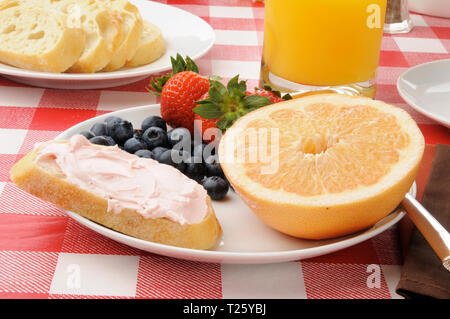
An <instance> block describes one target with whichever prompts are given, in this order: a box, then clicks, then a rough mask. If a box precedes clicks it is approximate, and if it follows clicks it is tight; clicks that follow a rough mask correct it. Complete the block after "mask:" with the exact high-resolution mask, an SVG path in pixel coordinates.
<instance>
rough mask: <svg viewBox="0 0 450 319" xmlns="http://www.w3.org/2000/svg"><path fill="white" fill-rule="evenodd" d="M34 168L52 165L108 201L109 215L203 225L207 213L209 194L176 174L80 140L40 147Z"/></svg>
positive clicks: (116, 149) (162, 166)
mask: <svg viewBox="0 0 450 319" xmlns="http://www.w3.org/2000/svg"><path fill="white" fill-rule="evenodd" d="M35 150H36V151H37V157H36V163H37V164H38V165H44V166H45V165H53V166H55V164H56V166H57V167H54V169H57V170H58V171H60V172H61V173H62V174H64V175H65V177H66V179H67V180H68V181H70V182H72V183H73V184H75V185H77V186H78V187H80V188H82V189H84V190H87V191H89V192H91V193H93V194H95V195H97V196H99V197H103V198H105V199H106V200H107V201H108V212H113V213H120V212H121V211H122V210H123V209H125V208H128V209H132V210H135V211H136V212H138V213H139V214H141V215H142V216H143V217H145V218H163V217H165V218H168V219H170V220H172V221H174V222H178V223H180V224H182V225H183V224H185V223H187V224H196V223H199V222H201V221H202V220H203V219H204V218H205V216H206V214H207V211H208V207H207V204H206V196H207V193H206V190H205V189H204V188H203V187H202V186H201V185H200V184H198V183H197V182H195V181H194V180H191V179H189V178H187V177H186V176H184V175H183V174H182V173H181V172H180V171H178V170H177V169H176V168H174V167H172V166H169V165H165V164H160V163H158V162H157V161H155V160H152V159H147V158H140V157H138V156H136V155H132V154H129V153H127V152H125V151H122V150H121V149H119V147H117V146H114V147H111V146H109V147H105V146H100V145H95V144H91V143H89V141H88V140H87V139H86V138H85V137H84V136H82V135H75V136H73V137H72V138H71V139H70V140H69V141H64V142H44V143H39V144H37V145H36V147H35ZM52 163H53V164H52Z"/></svg>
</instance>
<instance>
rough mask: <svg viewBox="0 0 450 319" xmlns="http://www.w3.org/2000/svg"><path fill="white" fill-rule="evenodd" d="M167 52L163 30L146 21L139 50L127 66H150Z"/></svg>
mask: <svg viewBox="0 0 450 319" xmlns="http://www.w3.org/2000/svg"><path fill="white" fill-rule="evenodd" d="M165 51H166V44H165V42H164V38H163V35H162V33H161V30H160V29H159V28H158V27H157V26H156V25H154V24H153V23H150V22H148V21H144V29H143V31H142V35H141V38H140V40H139V44H138V49H137V51H136V53H135V55H134V57H133V58H132V59H131V60H129V61H128V62H127V63H126V65H127V66H131V67H134V66H140V65H145V64H149V63H151V62H153V61H156V60H157V59H159V58H160V57H161V56H162V55H163V54H164V52H165Z"/></svg>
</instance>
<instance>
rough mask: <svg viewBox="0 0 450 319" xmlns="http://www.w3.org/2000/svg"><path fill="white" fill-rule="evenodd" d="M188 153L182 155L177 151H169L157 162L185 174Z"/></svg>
mask: <svg viewBox="0 0 450 319" xmlns="http://www.w3.org/2000/svg"><path fill="white" fill-rule="evenodd" d="M186 154H187V153H181V154H180V152H179V151H177V150H173V149H172V150H167V151H165V152H164V153H162V154H161V155H160V156H159V157H158V158H157V161H158V162H160V163H162V164H167V165H171V166H173V167H175V168H177V169H178V170H180V171H181V172H184V170H185V168H186V163H185V162H186V160H187V158H188V156H189V154H187V155H186Z"/></svg>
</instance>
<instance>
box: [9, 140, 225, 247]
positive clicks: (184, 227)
mask: <svg viewBox="0 0 450 319" xmlns="http://www.w3.org/2000/svg"><path fill="white" fill-rule="evenodd" d="M52 143H64V141H62V142H61V141H58V142H56V141H55V142H52ZM109 148H110V149H111V148H112V147H109ZM37 155H38V153H37V151H36V150H33V151H32V152H30V153H29V154H27V155H26V156H25V157H23V158H22V159H21V160H20V161H19V162H17V163H16V164H15V165H14V166H13V168H12V169H11V171H10V176H11V180H12V181H13V182H14V183H16V184H17V186H18V187H19V188H21V189H23V190H25V191H27V192H29V193H30V194H32V195H34V196H37V197H39V198H42V199H44V200H46V201H49V202H52V203H54V204H56V205H58V206H60V207H62V208H64V209H67V210H70V211H73V212H75V213H77V214H79V215H81V216H84V217H86V218H88V219H90V220H92V221H94V222H97V223H99V224H102V225H104V226H106V227H108V228H111V229H113V230H116V231H118V232H121V233H123V234H126V235H130V236H133V237H136V238H140V239H143V240H147V241H152V242H157V243H161V244H166V245H173V246H179V247H186V248H194V249H208V248H211V247H212V246H213V245H214V244H215V243H216V240H217V237H218V235H219V234H220V233H221V231H222V230H221V227H220V225H219V222H218V221H217V219H216V217H215V214H214V210H213V208H212V205H211V200H210V198H209V196H206V201H207V203H206V204H207V207H208V209H207V213H206V215H205V217H204V218H203V220H202V221H201V222H199V223H193V224H188V223H185V224H180V223H178V222H175V221H172V220H170V219H168V218H144V217H143V215H141V214H140V213H138V212H137V211H135V210H132V209H128V208H126V209H123V210H122V211H120V213H115V212H110V211H108V201H107V200H106V199H105V198H104V197H100V196H98V195H96V194H94V193H93V192H91V191H88V190H86V189H84V188H81V187H79V186H77V185H76V184H75V183H72V182H71V181H69V180H68V178H67V177H66V175H64V174H63V173H62V172H61V171H60V170H58V168H57V167H58V166H56V165H52V162H50V164H46V165H40V164H38V162H37V161H36V158H37ZM159 165H163V164H159ZM174 169H175V168H174Z"/></svg>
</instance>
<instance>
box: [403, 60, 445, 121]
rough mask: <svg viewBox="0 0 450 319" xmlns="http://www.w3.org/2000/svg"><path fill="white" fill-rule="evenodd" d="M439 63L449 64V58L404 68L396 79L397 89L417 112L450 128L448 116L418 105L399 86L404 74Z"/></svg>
mask: <svg viewBox="0 0 450 319" xmlns="http://www.w3.org/2000/svg"><path fill="white" fill-rule="evenodd" d="M439 63H449V64H450V59H442V60H437V61H431V62H426V63H422V64H419V65H416V66H414V67H412V68H410V69H408V70H406V71H405V72H403V73H402V75H400V76H399V77H398V79H397V91H398V93H399V94H400V96H401V97H402V98H403V100H405V102H406V103H408V104H409V105H410V106H411V107H412V108H413V109H414V110H416V111H417V112H419V113H421V114H423V115H425V116H426V117H428V118H430V119H432V120H434V121H436V122H438V123H440V124H443V125H445V126H447V127H449V128H450V118H446V117H443V116H441V115H439V114H436V113H434V112H430V111H428V110H427V109H426V108H423V107H422V106H420V105H418V104H417V103H415V102H414V101H413V100H412V99H411V98H410V96H409V95H408V94H407V93H406V92H404V91H403V89H402V88H401V85H402V81H404V80H405V76H407V75H408V74H410V73H411V72H417V71H420V69H421V68H426V67H427V66H428V65H432V64H439Z"/></svg>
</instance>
